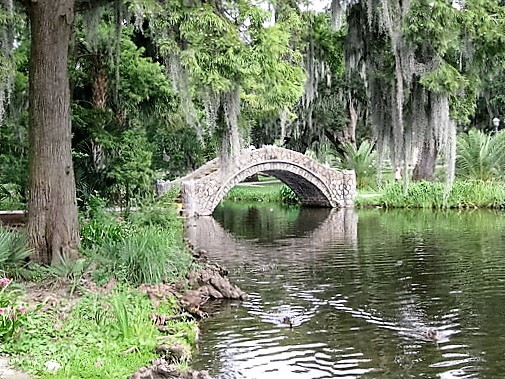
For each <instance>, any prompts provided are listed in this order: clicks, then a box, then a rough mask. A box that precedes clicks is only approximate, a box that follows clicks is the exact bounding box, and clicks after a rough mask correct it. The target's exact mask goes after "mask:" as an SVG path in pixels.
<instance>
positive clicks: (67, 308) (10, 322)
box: [0, 199, 197, 379]
mask: <svg viewBox="0 0 505 379" xmlns="http://www.w3.org/2000/svg"><path fill="white" fill-rule="evenodd" d="M96 200H97V204H92V205H91V206H90V207H89V208H88V209H87V210H86V211H85V212H84V213H83V215H82V219H81V226H82V250H81V253H82V259H79V260H77V261H76V262H66V261H63V262H62V264H61V265H59V266H56V267H40V266H34V265H31V266H26V264H25V263H24V257H26V256H27V255H29V253H30V251H29V250H28V249H27V248H26V245H25V243H24V241H23V238H22V234H21V233H20V232H12V231H7V230H6V229H0V245H1V244H2V241H3V240H8V241H10V242H8V243H5V244H4V245H2V246H7V247H8V249H7V250H8V253H6V252H5V251H4V250H1V249H0V270H1V271H2V273H3V275H2V276H3V279H1V280H0V321H1V322H2V323H1V324H0V338H1V345H0V352H1V353H2V354H6V355H9V356H12V357H13V358H12V359H11V362H12V363H14V364H15V365H17V366H19V367H20V368H22V369H23V371H26V372H29V373H31V374H32V375H34V377H39V378H65V379H69V378H107V379H109V378H126V377H128V376H129V375H131V374H133V373H134V372H135V371H136V370H137V369H138V368H140V367H141V366H144V365H148V364H149V361H150V360H151V359H153V358H155V357H156V356H157V354H156V351H155V350H156V349H155V348H156V346H157V345H158V344H160V343H161V342H166V343H167V344H173V343H177V344H178V345H179V346H183V347H184V349H185V351H186V350H187V352H190V351H191V348H192V347H194V345H195V341H196V335H197V326H196V324H195V323H194V322H193V321H188V320H186V319H184V318H178V317H175V318H174V319H173V321H167V323H166V324H165V328H166V329H167V330H168V331H169V333H168V334H167V333H164V334H162V333H161V332H160V331H159V330H158V328H157V326H156V325H155V323H154V322H153V315H162V316H163V317H166V318H168V319H169V320H170V319H171V316H175V315H180V313H181V312H182V310H181V309H179V306H178V304H177V301H176V299H175V297H168V298H166V299H165V300H163V301H161V303H160V304H159V305H157V307H156V308H155V307H154V305H153V304H152V303H151V301H150V300H149V298H148V296H147V295H146V294H144V293H141V292H139V291H138V290H137V289H136V288H137V287H138V285H139V284H141V283H161V282H163V283H176V282H178V281H179V280H180V279H181V278H183V277H184V276H185V275H186V273H187V272H188V271H189V270H190V269H191V267H192V256H191V253H190V252H189V251H188V249H187V248H186V246H185V245H184V242H183V226H182V220H180V219H179V218H177V216H176V209H175V208H173V207H171V206H167V205H166V204H164V205H163V204H161V205H160V204H156V205H152V206H149V207H144V208H143V209H142V210H141V211H139V212H135V213H131V214H129V215H127V216H119V215H114V214H110V213H107V212H105V211H104V208H103V206H102V205H103V204H102V203H101V202H100V201H98V200H99V199H96ZM5 236H7V237H5ZM1 255H5V257H6V258H5V259H4V260H2V257H1ZM16 257H17V258H16ZM7 278H9V279H12V278H14V280H13V281H10V280H8V279H7ZM27 278H28V279H30V280H29V281H26V279H27ZM34 280H36V281H35V282H34ZM189 359H190V354H187V355H185V356H184V358H183V359H178V360H177V362H176V363H178V364H179V365H180V366H181V367H182V368H185V367H188V365H189Z"/></svg>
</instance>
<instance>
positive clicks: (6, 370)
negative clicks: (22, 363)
mask: <svg viewBox="0 0 505 379" xmlns="http://www.w3.org/2000/svg"><path fill="white" fill-rule="evenodd" d="M0 378H1V379H31V376H30V375H28V374H25V373H24V372H21V371H17V370H15V369H13V368H12V367H11V366H10V365H9V358H7V357H0Z"/></svg>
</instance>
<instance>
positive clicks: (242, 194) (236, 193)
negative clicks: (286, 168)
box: [224, 181, 298, 203]
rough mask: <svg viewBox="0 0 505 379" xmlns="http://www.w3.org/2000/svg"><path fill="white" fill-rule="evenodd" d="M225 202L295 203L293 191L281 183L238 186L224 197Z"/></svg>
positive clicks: (295, 198) (296, 199) (296, 200)
mask: <svg viewBox="0 0 505 379" xmlns="http://www.w3.org/2000/svg"><path fill="white" fill-rule="evenodd" d="M224 200H226V201H244V202H256V201H261V202H267V203H275V202H277V203H297V202H298V198H297V197H296V195H295V194H294V193H293V191H292V190H291V189H290V188H289V187H288V186H286V185H285V184H283V183H282V182H280V181H278V182H272V183H261V184H254V185H251V184H240V185H238V186H235V187H233V188H232V189H231V190H230V191H229V192H228V193H227V194H226V196H225V198H224Z"/></svg>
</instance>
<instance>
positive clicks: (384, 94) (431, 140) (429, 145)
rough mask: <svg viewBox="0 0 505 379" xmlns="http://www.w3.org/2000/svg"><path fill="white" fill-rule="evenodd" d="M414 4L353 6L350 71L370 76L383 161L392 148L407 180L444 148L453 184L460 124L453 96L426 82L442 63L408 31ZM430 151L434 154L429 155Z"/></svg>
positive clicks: (384, 0)
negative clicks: (425, 52)
mask: <svg viewBox="0 0 505 379" xmlns="http://www.w3.org/2000/svg"><path fill="white" fill-rule="evenodd" d="M410 6H411V3H410V1H401V0H368V1H366V2H364V1H363V2H359V3H356V4H352V5H350V7H351V10H350V11H349V19H348V25H349V33H348V39H347V46H346V48H347V54H346V59H347V62H346V63H347V65H346V67H347V69H348V70H349V73H348V75H355V76H359V77H360V78H361V79H362V80H363V81H364V86H365V88H366V92H367V98H368V100H367V102H368V104H367V108H368V109H369V117H370V121H371V124H372V128H373V129H374V136H375V139H376V142H377V149H378V152H379V156H380V160H381V161H382V160H383V159H384V158H385V154H386V153H388V154H389V157H390V159H391V163H392V165H393V167H395V166H396V167H398V166H402V167H403V168H404V171H405V173H406V175H404V177H405V179H406V182H405V185H407V180H408V177H409V175H408V172H407V169H408V168H409V167H410V165H412V164H414V163H416V162H417V163H416V168H417V166H419V165H422V164H426V162H427V161H429V162H434V159H435V158H436V154H437V152H438V151H440V152H442V153H443V154H444V155H445V157H446V164H447V184H448V186H450V185H451V184H452V179H453V176H454V175H453V173H454V146H455V145H454V144H455V140H454V137H453V135H454V134H455V123H454V122H453V121H452V120H451V118H450V115H449V111H450V109H449V101H448V97H447V95H444V94H443V93H433V92H431V91H429V90H427V89H426V88H425V87H424V86H423V85H422V84H420V80H421V78H422V77H423V75H425V74H426V73H427V72H430V71H431V70H434V69H436V68H437V62H436V61H435V59H436V58H435V57H433V56H431V57H426V56H424V57H418V56H417V55H416V54H418V52H417V50H416V49H417V46H416V45H415V44H413V43H410V42H409V41H408V40H407V39H406V38H405V36H404V35H403V29H402V28H403V25H405V23H406V20H407V15H408V14H409V11H410ZM374 15H378V16H377V17H375V16H374ZM419 59H421V60H419ZM426 154H428V155H430V157H429V158H432V159H431V160H429V159H428V160H427V159H426V158H427V156H426ZM416 157H417V160H416ZM433 170H434V164H433ZM433 170H431V171H433ZM425 171H426V170H425ZM431 174H432V173H431Z"/></svg>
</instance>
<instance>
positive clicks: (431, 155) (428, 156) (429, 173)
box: [412, 138, 438, 181]
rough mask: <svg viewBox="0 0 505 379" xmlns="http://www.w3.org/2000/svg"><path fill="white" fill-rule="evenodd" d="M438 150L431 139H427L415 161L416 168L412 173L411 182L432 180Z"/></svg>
mask: <svg viewBox="0 0 505 379" xmlns="http://www.w3.org/2000/svg"><path fill="white" fill-rule="evenodd" d="M437 154H438V149H437V146H436V143H435V141H434V140H433V138H429V139H427V140H426V141H425V142H424V144H423V146H422V148H421V150H420V151H419V158H418V159H417V164H416V167H414V171H413V172H412V180H414V181H419V180H432V179H433V176H434V174H435V166H436V161H437Z"/></svg>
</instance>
